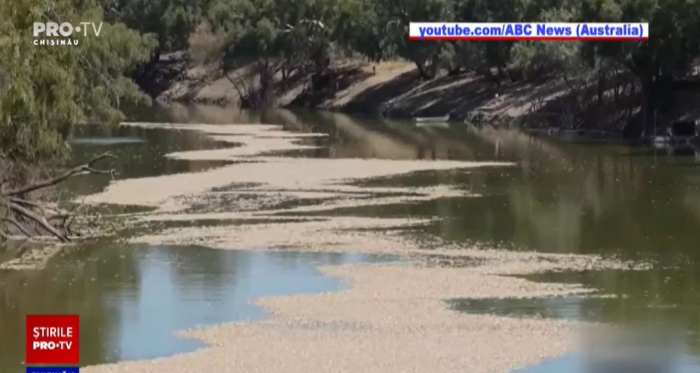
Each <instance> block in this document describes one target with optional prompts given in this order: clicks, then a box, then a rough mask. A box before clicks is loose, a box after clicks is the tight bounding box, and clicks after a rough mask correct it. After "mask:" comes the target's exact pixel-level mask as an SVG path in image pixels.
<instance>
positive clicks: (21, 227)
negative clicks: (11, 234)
mask: <svg viewBox="0 0 700 373" xmlns="http://www.w3.org/2000/svg"><path fill="white" fill-rule="evenodd" d="M2 220H3V221H6V222H8V223H10V224H12V225H14V226H15V228H17V230H18V231H20V232H22V234H23V235H25V236H27V237H31V236H32V235H31V234H29V232H28V231H27V230H26V229H24V227H23V226H22V224H20V223H19V222H18V221H17V220H15V219H13V218H2ZM0 232H2V231H1V230H0Z"/></svg>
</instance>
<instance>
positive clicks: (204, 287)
mask: <svg viewBox="0 0 700 373" xmlns="http://www.w3.org/2000/svg"><path fill="white" fill-rule="evenodd" d="M130 119H131V120H142V121H155V122H179V123H275V124H283V125H284V126H285V129H286V130H289V131H294V132H309V131H317V132H324V133H327V134H329V136H328V137H326V138H312V139H306V140H304V141H306V142H308V143H312V144H314V145H320V146H321V147H320V148H318V149H314V150H302V151H296V152H293V153H290V155H292V156H298V157H324V158H356V157H360V158H384V159H452V160H456V159H459V160H478V161H512V162H516V163H517V166H516V167H508V168H493V169H477V170H473V171H469V172H456V171H448V172H420V173H414V174H410V175H406V176H402V177H392V178H382V179H379V180H372V181H369V182H368V183H369V184H372V185H382V186H397V187H400V186H430V185H435V184H450V185H459V186H460V187H462V188H464V189H468V190H469V191H471V192H474V193H479V194H481V195H482V197H480V198H466V197H450V198H441V199H438V200H434V201H430V202H414V203H405V204H397V205H388V206H367V207H353V208H346V209H342V210H336V211H334V212H333V213H337V214H343V215H350V216H382V217H406V216H410V217H434V216H438V217H440V218H441V219H440V220H439V221H438V222H436V223H435V224H432V225H430V226H429V227H427V228H421V229H420V230H416V231H415V232H413V233H414V234H418V235H433V236H438V237H441V238H442V239H445V240H447V241H454V242H462V243H473V244H477V245H484V246H497V247H500V248H502V249H503V250H534V251H541V252H560V253H596V254H606V255H614V256H619V257H624V258H629V259H638V260H646V261H652V262H654V263H655V264H656V265H655V268H654V269H653V270H644V271H635V272H627V271H602V272H587V273H556V274H542V275H538V276H534V277H535V278H536V279H537V280H540V281H553V282H576V283H583V284H585V285H589V286H592V287H595V288H597V289H600V291H601V292H602V293H606V294H615V295H618V296H619V297H618V298H616V299H609V298H601V299H596V298H594V299H578V298H572V299H557V300H527V299H525V300H512V301H511V300H480V301H469V300H447V301H448V303H449V304H450V306H452V307H454V308H456V309H459V310H462V311H465V312H476V313H482V312H489V313H499V314H508V315H514V316H525V317H532V316H538V317H557V318H572V319H586V320H593V321H614V322H625V321H630V320H642V321H644V320H656V321H658V320H662V321H668V322H673V323H674V325H676V326H680V327H681V328H685V329H687V331H688V332H689V335H691V337H689V338H688V340H687V341H684V343H685V345H686V346H687V350H688V352H689V353H690V354H695V353H700V343H699V340H698V337H697V336H698V335H700V289H698V287H700V282H699V281H698V280H699V278H698V277H699V276H700V275H699V274H700V244H699V241H700V240H699V239H700V233H698V232H700V230H699V229H698V227H700V160H699V158H698V157H697V155H696V153H695V152H693V151H688V150H676V151H668V150H664V149H657V150H654V149H648V148H642V147H631V146H623V145H610V144H600V143H599V144H593V143H571V142H568V143H567V142H559V141H553V140H546V139H536V138H532V137H529V136H526V135H523V134H518V133H514V132H496V131H475V130H471V129H469V128H467V127H466V126H463V125H460V124H453V125H451V126H435V127H430V126H428V127H416V126H415V125H414V124H413V123H410V122H383V121H379V120H374V119H365V118H353V117H348V116H345V115H338V114H330V113H292V112H288V111H283V110H277V111H267V112H240V111H238V110H227V109H221V108H204V107H196V106H189V107H184V106H182V107H181V106H177V107H171V108H167V109H164V108H161V109H151V110H148V111H146V112H134V113H133V114H132V116H131V118H130ZM219 146H223V144H218V143H215V142H212V141H211V140H207V139H206V138H204V137H203V136H201V135H199V134H197V133H194V132H180V131H170V130H162V129H143V128H137V127H119V128H104V127H99V126H91V127H86V128H84V129H83V130H81V132H80V133H79V134H78V139H77V141H76V143H75V144H74V149H75V150H74V159H73V162H74V163H80V162H81V161H83V160H85V159H89V158H90V157H92V156H93V155H95V154H97V153H101V152H104V151H106V150H109V151H111V152H113V153H114V154H115V155H117V156H118V161H117V163H116V164H115V167H116V168H117V170H118V171H119V172H120V174H121V176H120V177H125V178H126V177H143V176H150V175H160V174H168V173H181V172H196V171H198V170H203V169H207V168H211V167H217V166H220V165H222V164H223V162H202V161H197V162H190V161H181V160H172V159H166V158H165V157H164V154H165V153H168V152H173V151H180V150H189V149H201V148H211V147H219ZM107 183H108V180H106V179H104V178H99V177H98V178H91V179H89V180H87V179H83V180H79V181H78V180H73V181H71V182H69V183H66V185H65V191H66V192H67V193H70V194H73V195H85V194H89V193H93V192H97V191H100V190H101V189H102V188H104V186H105V185H107ZM326 213H327V212H326ZM375 260H387V259H386V258H384V259H380V258H373V257H367V256H352V255H340V254H335V255H320V254H283V253H260V252H227V251H217V250H209V249H205V248H197V249H193V248H190V247H181V248H178V247H163V246H160V247H147V246H127V245H123V244H114V243H96V244H92V245H87V246H85V247H79V248H74V249H71V250H68V251H66V252H64V253H62V254H61V255H59V256H58V257H56V258H54V259H52V260H51V262H50V263H49V266H48V268H47V269H45V270H42V271H22V272H5V273H0V282H2V283H3V285H2V286H3V290H1V291H0V297H2V302H0V338H1V339H0V371H2V372H15V371H20V367H21V360H22V357H23V355H24V352H23V348H22V346H23V343H22V341H23V334H24V333H23V317H24V315H26V314H32V313H79V314H80V315H81V316H82V318H83V319H82V327H81V329H82V333H81V334H82V340H81V345H82V346H83V352H82V356H81V357H82V358H81V361H82V363H83V364H84V365H87V364H94V363H99V362H108V361H114V360H122V359H146V358H152V357H156V356H167V355H170V354H173V353H177V352H181V351H187V350H191V349H195V348H198V347H200V345H199V344H198V343H197V342H194V341H190V340H182V339H177V338H174V337H173V335H172V332H173V331H176V330H180V329H183V328H187V327H191V326H194V325H197V324H211V323H219V322H224V321H234V320H241V319H248V318H259V317H261V316H262V315H263V311H262V310H261V309H259V308H257V307H255V306H253V305H251V304H249V302H250V301H251V300H252V299H255V298H257V297H260V296H264V295H277V294H294V293H303V292H318V291H327V290H333V289H337V288H338V287H339V286H341V284H339V283H338V282H337V281H335V280H330V279H328V278H324V277H323V276H321V275H320V274H319V273H318V272H317V271H316V270H315V269H314V268H315V266H314V264H315V263H323V264H331V263H346V262H371V261H375ZM146 335H148V338H145V336H146ZM126 341H129V343H126ZM574 360H575V359H574ZM574 360H571V359H570V360H566V359H565V360H561V361H558V362H550V363H548V364H549V365H546V364H545V365H543V368H542V369H545V370H539V371H547V369H550V368H548V367H551V366H552V364H555V365H554V366H555V367H556V366H560V365H556V364H568V366H571V365H572V364H574V365H575V362H572V361H574ZM562 361H563V362H562ZM557 369H558V368H557ZM549 371H558V370H556V369H555V370H551V369H550V370H549ZM531 372H535V371H531Z"/></svg>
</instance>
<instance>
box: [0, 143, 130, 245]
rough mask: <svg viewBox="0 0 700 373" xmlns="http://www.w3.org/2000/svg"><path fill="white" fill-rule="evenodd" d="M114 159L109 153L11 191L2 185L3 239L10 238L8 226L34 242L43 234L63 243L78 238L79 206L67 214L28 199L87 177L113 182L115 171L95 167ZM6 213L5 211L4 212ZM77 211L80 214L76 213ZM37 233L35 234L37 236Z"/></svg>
mask: <svg viewBox="0 0 700 373" xmlns="http://www.w3.org/2000/svg"><path fill="white" fill-rule="evenodd" d="M111 158H115V157H114V156H113V155H112V154H110V153H104V154H100V155H98V156H96V157H94V158H92V159H91V160H90V161H88V163H86V164H83V165H80V166H77V167H73V168H71V169H69V170H66V171H65V172H63V173H62V174H60V175H58V176H56V177H53V178H49V179H46V180H41V181H38V182H34V183H31V184H29V185H25V186H20V187H17V188H15V189H12V190H7V191H6V190H5V188H4V186H5V185H6V183H5V182H2V183H0V221H2V222H3V223H2V224H0V237H2V238H5V239H6V238H7V237H9V236H10V232H9V231H8V226H12V227H14V229H15V230H16V231H19V232H20V233H22V234H23V235H24V236H26V237H28V238H31V237H33V236H35V235H37V234H38V233H40V232H45V233H48V234H49V235H50V236H53V237H55V238H57V239H58V240H59V241H61V242H69V241H71V238H72V237H75V236H76V235H77V234H76V232H75V231H74V230H73V229H72V224H73V223H74V222H75V218H76V217H79V216H81V214H80V213H79V210H80V205H75V206H73V208H72V209H71V211H65V210H63V209H61V208H59V207H54V206H49V205H48V204H46V203H44V202H42V201H37V200H30V199H29V197H28V195H29V194H30V193H32V192H35V191H38V190H41V189H45V188H50V187H52V186H55V185H58V184H60V183H61V182H63V181H65V180H68V179H71V178H74V177H79V176H84V175H110V176H111V177H112V178H114V176H115V175H116V174H117V173H116V171H115V170H114V169H98V168H95V167H94V166H95V164H96V163H97V162H99V161H101V160H104V159H111ZM2 210H4V211H2ZM76 211H78V212H76ZM34 232H36V233H34Z"/></svg>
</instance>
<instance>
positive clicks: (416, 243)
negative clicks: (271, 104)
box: [84, 123, 635, 372]
mask: <svg viewBox="0 0 700 373" xmlns="http://www.w3.org/2000/svg"><path fill="white" fill-rule="evenodd" d="M349 125H350V124H346V126H349ZM125 126H129V127H139V128H153V127H156V128H158V127H159V128H167V129H170V130H184V131H197V132H199V133H201V134H203V135H205V136H209V137H211V138H212V139H216V140H217V141H219V142H224V143H227V144H229V145H230V146H233V145H235V146H233V147H229V148H224V149H218V150H207V149H203V150H193V151H184V152H182V151H181V152H175V153H170V154H168V157H169V158H173V159H180V160H214V159H217V160H220V161H229V162H232V163H231V164H229V165H226V166H223V167H218V168H212V169H208V170H201V171H199V172H195V173H179V174H172V175H163V176H155V177H145V178H134V179H125V180H119V181H117V182H114V183H112V184H110V185H109V186H108V187H107V188H106V189H105V190H104V191H102V192H100V193H98V194H94V195H91V196H89V197H88V198H87V199H86V201H87V202H88V203H94V204H101V203H110V204H122V205H140V206H148V207H152V208H155V210H153V211H148V212H145V213H139V214H134V216H133V223H134V224H135V225H136V226H141V227H144V228H146V229H144V230H143V231H144V232H145V233H140V234H137V235H136V236H133V237H132V238H131V239H130V240H131V241H132V242H136V243H139V242H140V243H149V244H158V245H168V244H178V245H183V244H196V245H204V246H209V247H213V248H218V249H223V250H250V249H253V250H277V251H290V250H291V251H302V252H304V251H314V252H362V253H372V254H392V255H398V256H399V257H402V258H404V259H405V260H407V262H406V263H404V264H398V265H397V264H383V265H344V266H326V267H323V268H321V270H322V271H323V273H325V274H326V275H328V276H332V277H337V278H340V279H343V280H344V281H346V282H347V283H348V290H346V291H342V292H339V293H327V294H319V295H304V296H284V297H271V298H263V299H260V300H259V301H258V304H259V305H261V306H263V307H265V309H266V310H267V311H268V312H269V314H270V315H271V316H270V318H269V319H267V320H265V321H262V322H254V323H253V322H243V323H233V324H223V325H218V326H211V327H205V328H201V329H197V330H190V331H184V332H183V333H181V336H183V337H190V338H197V339H199V340H202V341H204V342H205V343H207V344H209V345H210V347H208V348H205V349H202V350H199V351H196V352H192V353H186V354H182V355H177V356H174V357H169V358H162V359H157V360H151V361H138V362H120V363H117V364H111V365H100V366H91V367H87V368H85V369H84V370H85V371H87V372H120V371H130V372H160V371H172V372H194V371H201V370H206V369H217V370H221V371H225V372H238V371H250V372H270V371H281V370H285V371H310V370H312V371H336V372H337V371H340V372H356V371H370V372H373V371H376V372H380V371H381V372H386V371H416V372H418V371H421V372H424V371H432V372H454V371H456V370H462V369H465V368H467V367H468V369H469V370H470V371H474V372H509V371H511V370H513V369H517V368H520V367H523V366H526V365H529V364H533V363H536V362H539V361H541V360H543V359H547V358H551V357H555V356H559V355H561V354H564V353H566V352H569V351H572V350H574V349H575V348H576V343H577V333H578V330H580V328H582V327H584V326H585V325H584V324H580V323H572V322H564V321H556V320H550V319H545V320H533V319H514V318H507V317H497V316H479V315H465V314H460V313H457V312H455V311H452V310H449V309H448V307H447V304H446V303H445V300H447V299H452V298H499V299H507V298H511V297H517V298H521V297H554V296H566V295H573V294H577V295H586V294H589V293H590V292H592V291H594V290H595V289H592V288H587V287H583V286H580V285H576V284H568V285H564V284H552V283H549V284H547V283H536V282H533V281H530V280H526V279H523V278H517V277H513V276H512V275H514V274H528V273H530V274H531V273H540V272H545V271H563V270H594V271H595V270H602V269H623V268H624V269H627V268H635V264H634V263H630V262H625V261H620V260H611V259H605V258H603V257H600V256H597V255H564V254H539V253H532V252H510V251H503V250H495V249H488V248H477V247H474V246H470V245H461V244H454V243H448V242H444V241H442V240H439V239H437V238H435V239H426V237H423V238H422V239H416V238H415V237H412V236H411V234H410V230H411V229H414V228H420V227H424V226H426V225H429V224H431V223H432V221H433V219H426V218H411V217H404V218H398V217H393V218H390V217H361V216H357V215H354V214H352V213H342V211H352V210H351V209H352V208H358V207H368V206H377V207H382V206H386V207H389V206H392V205H396V204H410V203H420V202H430V201H438V200H441V199H445V198H475V199H478V198H481V196H480V195H479V194H478V193H474V192H473V191H471V190H470V189H469V188H464V187H461V186H459V185H456V184H451V183H441V184H438V185H432V186H425V185H424V186H420V187H406V186H401V187H387V186H373V185H367V184H366V182H367V181H369V180H378V179H379V180H381V179H386V178H389V177H396V176H401V175H412V174H419V173H426V172H432V173H439V172H450V173H460V172H467V173H468V172H470V171H475V170H484V169H494V170H498V169H508V168H512V167H513V166H514V164H513V163H510V162H496V161H458V160H455V161H445V160H434V161H427V160H406V159H404V160H390V159H376V158H375V159H352V158H330V159H328V158H306V157H298V156H297V157H290V156H287V155H285V154H286V153H285V152H289V151H309V150H313V149H318V148H321V145H319V143H318V142H317V141H316V140H319V139H323V138H324V137H325V136H327V135H326V134H324V133H308V132H289V131H285V130H284V129H283V128H282V127H278V126H270V125H199V124H187V125H177V124H157V123H126V124H125ZM354 131H355V132H356V133H358V135H359V134H361V133H362V131H361V128H354ZM374 137H377V135H375V136H374ZM374 137H373V138H374ZM193 250H195V249H193Z"/></svg>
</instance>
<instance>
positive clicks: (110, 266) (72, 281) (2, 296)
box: [0, 243, 393, 373]
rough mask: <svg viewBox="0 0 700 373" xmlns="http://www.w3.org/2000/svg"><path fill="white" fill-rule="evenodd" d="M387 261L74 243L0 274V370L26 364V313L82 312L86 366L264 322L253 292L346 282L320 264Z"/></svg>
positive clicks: (182, 348) (299, 290) (187, 347)
mask: <svg viewBox="0 0 700 373" xmlns="http://www.w3.org/2000/svg"><path fill="white" fill-rule="evenodd" d="M390 260H393V259H392V258H386V257H385V258H380V257H368V256H365V255H352V254H308V253H292V252H246V251H226V250H213V249H207V248H204V247H165V246H150V247H148V246H127V245H120V244H114V243H96V244H92V245H88V246H85V247H79V248H72V249H68V250H66V251H64V252H62V253H61V254H60V255H59V256H56V257H54V258H52V259H51V260H50V262H49V265H48V267H47V268H46V269H44V270H37V271H4V272H0V282H2V283H3V291H2V292H0V335H2V344H3V345H2V348H0V372H7V373H15V372H19V371H22V369H23V368H22V360H23V356H24V344H23V343H22V342H21V341H23V340H24V317H25V315H28V314H79V315H80V317H81V344H80V346H81V355H80V356H81V365H83V366H84V365H92V364H97V363H106V362H114V361H119V360H140V359H150V358H156V357H163V356H169V355H173V354H176V353H181V352H186V351H193V350H195V349H198V348H201V347H203V345H202V344H201V343H199V342H198V341H195V340H189V339H180V338H176V337H175V335H174V334H173V333H174V332H176V331H179V330H183V329H187V328H191V327H194V326H197V325H211V324H218V323H222V322H230V321H240V320H256V319H260V318H261V317H263V316H264V314H265V312H264V310H263V309H261V308H259V307H257V306H254V305H253V304H252V303H251V302H252V301H253V300H254V299H256V298H259V297H264V296H276V295H290V294H305V293H309V294H311V293H319V292H325V291H334V290H338V289H339V288H341V287H342V286H343V284H342V282H341V281H340V280H338V279H332V278H328V277H325V276H323V275H322V274H321V273H320V272H319V271H318V270H317V269H316V266H317V265H336V264H346V263H369V262H377V261H390Z"/></svg>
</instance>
